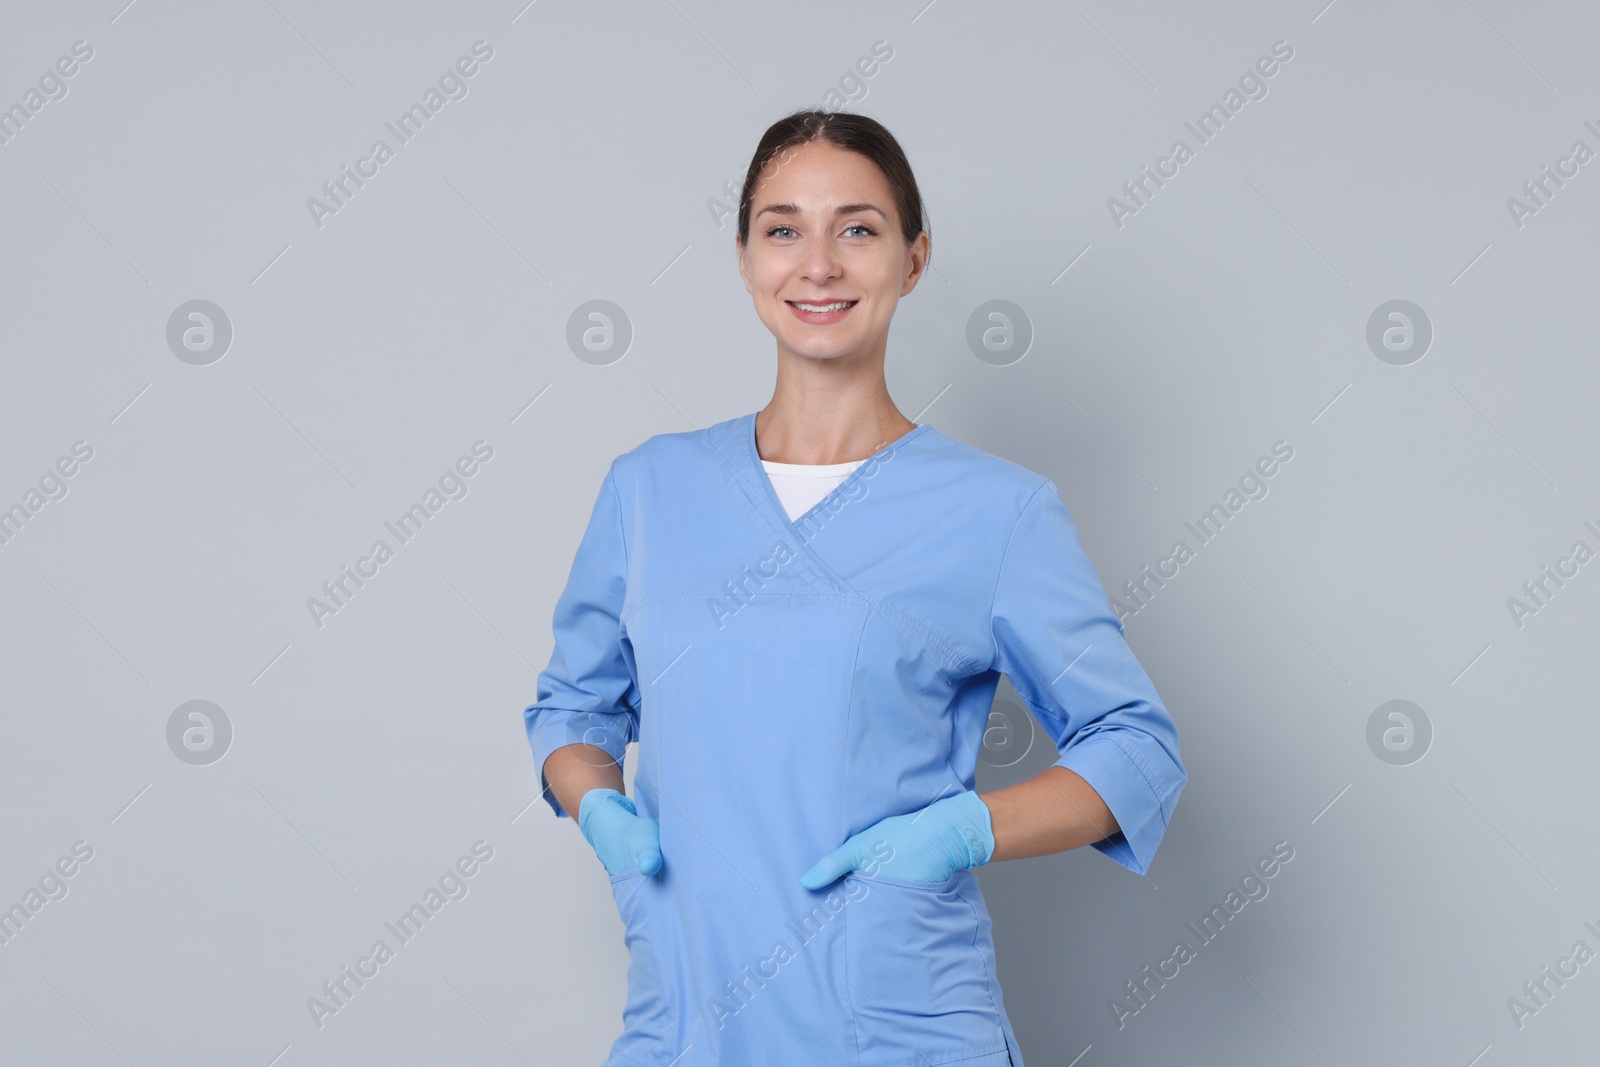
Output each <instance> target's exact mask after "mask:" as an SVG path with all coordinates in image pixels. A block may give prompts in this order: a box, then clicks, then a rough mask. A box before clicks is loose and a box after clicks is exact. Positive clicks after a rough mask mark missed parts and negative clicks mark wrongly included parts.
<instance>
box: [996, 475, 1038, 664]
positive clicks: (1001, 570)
mask: <svg viewBox="0 0 1600 1067" xmlns="http://www.w3.org/2000/svg"><path fill="white" fill-rule="evenodd" d="M1053 484H1054V483H1053V482H1051V481H1050V480H1049V479H1046V480H1045V481H1043V482H1041V483H1040V484H1039V486H1038V487H1037V488H1035V489H1034V491H1033V492H1032V493H1030V494H1028V499H1027V501H1026V502H1025V503H1024V504H1023V505H1022V510H1021V511H1019V512H1017V521H1016V522H1015V523H1013V524H1012V526H1011V533H1010V534H1009V535H1007V537H1006V547H1005V551H1003V552H1001V553H1000V566H999V567H998V568H997V569H996V571H995V576H994V593H993V594H991V595H990V597H989V666H990V667H993V666H994V664H995V662H996V661H997V660H999V658H1000V642H999V641H997V640H995V636H994V606H995V604H996V603H997V602H998V601H999V599H1000V582H1001V579H1003V578H1004V577H1005V573H1006V560H1008V559H1010V558H1011V543H1012V542H1013V541H1015V540H1016V537H1017V531H1018V530H1019V529H1021V528H1022V520H1023V518H1025V517H1026V516H1027V514H1028V509H1029V508H1031V507H1033V502H1034V501H1035V500H1037V499H1038V498H1039V494H1040V493H1042V492H1044V490H1045V487H1046V486H1050V485H1053Z"/></svg>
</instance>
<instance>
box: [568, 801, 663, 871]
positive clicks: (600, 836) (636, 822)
mask: <svg viewBox="0 0 1600 1067" xmlns="http://www.w3.org/2000/svg"><path fill="white" fill-rule="evenodd" d="M578 829H579V830H581V831H582V832H583V836H584V837H585V838H586V839H587V840H588V842H589V844H590V845H593V846H594V851H595V855H597V856H599V857H600V862H601V863H603V864H605V868H606V873H607V874H610V875H618V874H621V873H623V872H624V871H631V870H633V869H634V868H635V867H637V868H639V870H641V871H642V872H644V873H645V874H646V875H651V874H655V873H656V872H657V871H659V870H660V869H661V827H660V826H659V825H658V824H657V823H656V821H655V820H654V819H647V818H645V817H644V816H642V815H640V814H639V813H638V811H637V810H636V809H635V808H634V806H633V801H632V800H631V799H629V798H628V797H625V796H623V795H622V794H621V793H619V792H617V791H616V790H615V789H591V790H589V791H588V792H587V793H585V794H583V799H582V800H581V801H579V803H578Z"/></svg>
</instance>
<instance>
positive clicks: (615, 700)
mask: <svg viewBox="0 0 1600 1067" xmlns="http://www.w3.org/2000/svg"><path fill="white" fill-rule="evenodd" d="M615 474H616V463H615V462H614V461H613V463H612V465H611V468H610V469H609V470H608V471H607V472H606V478H605V481H604V482H603V483H602V484H601V486H600V496H599V499H598V500H596V501H595V505H594V512H593V514H591V515H590V517H589V525H588V528H587V529H586V530H585V531H584V534H583V540H582V541H581V542H580V543H579V545H578V551H577V554H576V556H575V557H574V558H573V561H572V570H571V572H570V573H569V574H568V576H567V585H566V588H565V589H564V590H563V591H562V593H561V597H560V599H558V600H557V601H556V609H555V618H554V622H553V625H552V629H553V630H554V633H555V647H554V648H553V649H552V650H551V653H550V665H549V666H548V667H546V668H545V669H544V670H543V671H541V672H540V673H539V682H538V689H537V691H536V695H537V697H538V699H536V700H535V701H534V702H533V703H532V704H530V705H528V707H527V709H526V710H525V711H524V712H523V717H524V718H525V719H526V720H527V730H528V743H529V744H530V745H532V746H533V761H534V768H535V771H536V772H537V773H538V775H539V785H540V788H541V789H542V790H543V791H544V798H545V799H546V800H547V801H548V802H549V803H550V808H551V810H553V811H554V812H555V813H556V815H557V816H558V817H559V816H563V815H568V814H569V813H568V812H567V811H566V810H565V809H564V808H563V807H562V806H561V802H560V801H559V800H557V799H556V795H555V793H554V792H553V791H552V790H551V789H550V783H549V781H548V780H547V779H546V778H545V777H544V762H545V760H546V759H548V758H549V756H550V753H552V752H554V751H555V750H556V749H558V748H561V747H562V746H564V745H572V744H578V743H580V742H581V743H584V744H590V745H597V746H599V747H600V748H602V749H604V750H605V751H606V752H608V753H609V754H610V755H611V757H612V758H613V759H615V760H616V761H617V765H618V766H619V767H620V766H621V765H622V759H623V755H624V753H625V752H626V750H627V747H628V742H630V741H633V740H636V739H637V738H638V736H639V711H638V708H639V684H638V678H637V675H636V673H635V669H634V660H633V649H632V646H631V645H630V644H629V643H628V641H627V636H626V634H625V633H624V631H623V628H622V619H621V616H622V603H623V598H624V596H625V594H626V592H627V573H628V571H627V546H626V544H625V542H624V540H623V529H622V507H621V502H620V499H619V497H618V494H617V487H616V481H615Z"/></svg>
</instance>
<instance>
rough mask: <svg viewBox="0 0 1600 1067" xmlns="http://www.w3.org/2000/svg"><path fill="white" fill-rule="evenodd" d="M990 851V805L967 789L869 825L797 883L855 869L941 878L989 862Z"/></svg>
mask: <svg viewBox="0 0 1600 1067" xmlns="http://www.w3.org/2000/svg"><path fill="white" fill-rule="evenodd" d="M993 853H994V827H993V826H992V824H991V823H990V821H989V806H988V805H987V804H985V803H984V802H983V801H982V800H981V799H980V798H979V797H978V794H977V793H976V792H974V791H972V790H970V789H969V790H967V791H966V792H964V793H959V794H957V795H956V796H953V797H945V798H944V799H943V800H936V801H934V802H933V803H932V804H929V805H928V806H927V807H925V808H923V809H922V810H921V811H916V812H912V813H911V814H909V815H891V816H890V817H889V818H887V819H883V820H881V821H879V822H876V823H874V824H873V825H871V826H869V827H867V828H866V829H865V830H863V831H861V832H860V833H859V834H856V835H855V836H854V837H852V838H850V839H849V840H848V841H846V842H845V843H844V844H842V845H840V846H839V847H838V848H836V849H834V850H833V851H832V852H830V853H829V854H828V855H826V856H824V857H823V858H822V859H820V860H818V861H817V863H816V865H815V866H813V867H812V868H811V869H810V870H809V871H807V872H806V873H805V874H803V875H801V876H800V885H801V886H802V887H803V888H805V889H821V888H822V887H823V886H825V885H828V884H829V883H831V882H833V881H834V880H835V879H837V878H839V877H841V876H842V875H844V874H846V873H847V872H849V871H859V870H865V871H867V873H868V874H882V875H885V876H887V877H889V878H900V879H903V880H905V881H909V882H943V881H945V880H946V879H948V878H950V877H951V876H952V875H954V874H955V873H956V872H957V871H964V870H966V869H967V868H969V867H979V866H982V865H983V864H985V863H988V862H989V857H990V856H991V855H992V854H993Z"/></svg>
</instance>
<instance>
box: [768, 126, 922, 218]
mask: <svg viewBox="0 0 1600 1067" xmlns="http://www.w3.org/2000/svg"><path fill="white" fill-rule="evenodd" d="M891 199H892V198H891V197H890V189H889V180H888V179H887V178H885V177H884V175H883V171H881V170H879V169H878V165H877V164H876V163H874V162H872V160H870V159H868V158H867V157H866V156H863V155H861V154H860V153H859V152H851V151H848V150H846V149H843V148H839V147H838V146H836V145H832V144H829V143H828V142H826V141H809V142H807V143H806V144H803V145H798V146H791V147H789V148H786V149H780V150H779V151H778V153H777V154H776V155H774V156H773V157H772V159H771V160H770V161H769V162H768V163H767V165H766V166H765V167H764V168H763V169H762V171H761V174H760V176H759V177H758V178H757V179H756V184H755V188H754V189H753V190H751V200H752V203H753V204H754V205H755V206H757V207H759V206H760V205H761V204H762V203H763V202H766V201H776V200H783V201H786V202H788V203H792V204H794V205H795V206H796V207H798V208H799V209H800V210H802V211H806V210H824V209H827V208H829V207H830V206H831V205H832V204H836V203H846V202H856V201H861V200H868V201H871V202H873V203H881V204H882V205H883V208H884V210H885V211H888V210H890V207H889V204H888V203H887V201H890V200H891Z"/></svg>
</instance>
